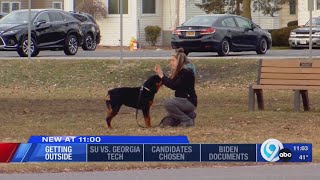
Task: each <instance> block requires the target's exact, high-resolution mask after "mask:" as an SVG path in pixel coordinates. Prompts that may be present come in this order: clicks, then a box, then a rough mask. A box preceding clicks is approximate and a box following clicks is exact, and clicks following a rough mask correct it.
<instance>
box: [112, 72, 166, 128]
mask: <svg viewBox="0 0 320 180" xmlns="http://www.w3.org/2000/svg"><path fill="white" fill-rule="evenodd" d="M161 85H162V81H161V78H160V77H159V76H157V75H154V76H151V77H149V79H148V80H147V81H145V82H144V84H143V86H142V87H121V88H115V89H112V90H109V91H108V94H107V98H106V105H107V108H106V112H107V117H106V122H107V125H108V128H110V129H111V128H112V126H111V120H112V118H114V117H115V116H116V115H117V113H118V112H119V110H120V108H121V106H122V105H125V106H129V107H133V108H137V109H141V110H142V112H143V116H144V121H145V124H146V126H147V127H151V119H150V107H151V105H152V103H153V99H154V96H155V94H156V93H157V92H158V90H159V88H160V87H161ZM140 91H141V95H140V100H139V94H140ZM138 102H139V104H138Z"/></svg>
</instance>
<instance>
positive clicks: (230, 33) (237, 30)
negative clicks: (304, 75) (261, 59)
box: [171, 14, 272, 56]
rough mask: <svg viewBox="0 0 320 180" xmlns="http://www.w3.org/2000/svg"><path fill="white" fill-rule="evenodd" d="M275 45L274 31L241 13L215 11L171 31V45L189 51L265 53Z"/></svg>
mask: <svg viewBox="0 0 320 180" xmlns="http://www.w3.org/2000/svg"><path fill="white" fill-rule="evenodd" d="M271 45H272V38H271V34H270V33H269V32H268V31H266V30H263V29H261V28H260V27H259V26H258V25H256V24H254V23H253V22H252V21H250V20H248V19H246V18H243V17H241V16H236V15H229V14H214V15H201V16H194V17H192V18H190V19H189V20H187V21H186V22H185V23H183V24H182V25H181V26H179V27H177V28H176V29H175V30H174V31H173V33H172V41H171V46H172V48H174V49H177V48H184V50H185V52H186V54H188V53H190V52H217V53H218V54H219V55H220V56H226V55H228V54H229V52H230V51H233V52H240V51H256V52H257V54H265V53H266V52H267V50H268V49H269V48H270V47H271Z"/></svg>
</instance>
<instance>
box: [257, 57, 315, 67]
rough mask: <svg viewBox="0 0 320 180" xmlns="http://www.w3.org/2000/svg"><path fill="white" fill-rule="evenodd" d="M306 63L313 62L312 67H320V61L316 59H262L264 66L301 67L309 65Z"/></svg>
mask: <svg viewBox="0 0 320 180" xmlns="http://www.w3.org/2000/svg"><path fill="white" fill-rule="evenodd" d="M301 63H304V64H301ZM306 63H312V67H313V68H314V67H320V61H319V60H314V61H306V60H297V59H291V60H284V59H277V60H275V59H272V60H263V61H262V67H265V66H267V67H301V66H300V65H302V66H303V65H307V64H306Z"/></svg>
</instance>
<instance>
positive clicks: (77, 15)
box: [72, 14, 88, 22]
mask: <svg viewBox="0 0 320 180" xmlns="http://www.w3.org/2000/svg"><path fill="white" fill-rule="evenodd" d="M72 16H73V17H75V18H76V19H78V20H79V21H81V22H86V21H88V19H87V18H86V17H84V16H82V15H79V14H72Z"/></svg>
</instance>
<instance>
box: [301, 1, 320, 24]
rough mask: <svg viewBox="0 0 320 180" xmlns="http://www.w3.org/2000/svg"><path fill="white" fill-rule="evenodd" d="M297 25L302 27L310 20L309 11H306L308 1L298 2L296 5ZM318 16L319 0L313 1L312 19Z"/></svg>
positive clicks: (319, 12) (319, 13) (319, 14)
mask: <svg viewBox="0 0 320 180" xmlns="http://www.w3.org/2000/svg"><path fill="white" fill-rule="evenodd" d="M298 7H299V8H298V12H299V13H298V24H299V25H304V24H306V23H307V22H308V21H309V19H310V11H309V9H308V1H304V0H300V1H299V4H298ZM316 16H320V0H314V9H313V11H312V17H316Z"/></svg>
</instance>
